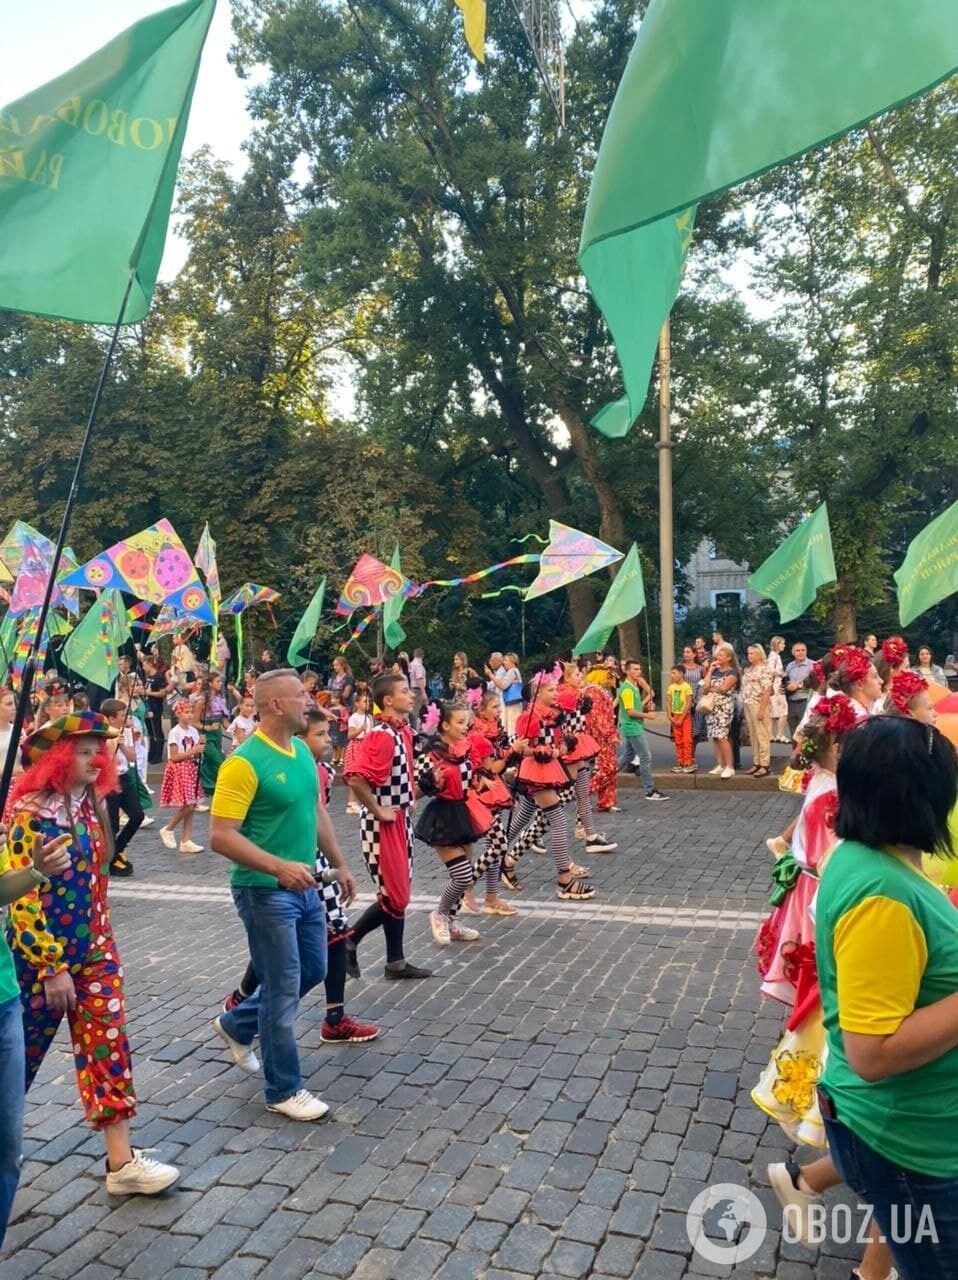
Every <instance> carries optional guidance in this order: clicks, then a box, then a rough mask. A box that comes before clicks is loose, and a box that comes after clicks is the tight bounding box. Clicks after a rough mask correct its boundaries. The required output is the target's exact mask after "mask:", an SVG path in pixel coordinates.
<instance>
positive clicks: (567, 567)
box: [526, 520, 622, 600]
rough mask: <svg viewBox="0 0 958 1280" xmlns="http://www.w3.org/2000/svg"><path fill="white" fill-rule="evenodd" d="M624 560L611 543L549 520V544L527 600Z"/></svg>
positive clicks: (543, 553) (527, 593)
mask: <svg viewBox="0 0 958 1280" xmlns="http://www.w3.org/2000/svg"><path fill="white" fill-rule="evenodd" d="M621 559H622V552H621V551H616V549H615V547H610V546H609V545H608V543H605V542H600V541H599V539H598V538H593V537H591V536H590V535H589V534H587V533H583V532H582V531H581V529H572V528H570V526H569V525H567V524H560V523H559V521H558V520H550V521H549V542H548V545H547V546H546V548H545V550H544V551H543V552H542V556H541V558H540V560H541V563H540V565H539V574H538V577H537V578H536V580H535V581H534V582H533V583H532V585H531V586H530V587H529V590H528V591H527V592H526V599H527V600H534V599H536V597H537V596H544V595H546V594H547V593H548V592H549V591H555V590H556V588H557V587H565V586H568V585H569V583H570V582H575V581H576V580H577V579H578V578H585V577H587V576H588V575H589V574H590V573H595V572H596V570H598V569H605V568H606V567H607V566H608V565H610V564H615V562H616V560H621Z"/></svg>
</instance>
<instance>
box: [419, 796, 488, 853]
mask: <svg viewBox="0 0 958 1280" xmlns="http://www.w3.org/2000/svg"><path fill="white" fill-rule="evenodd" d="M415 831H416V836H417V837H418V839H420V840H422V841H423V842H424V843H425V844H431V845H432V847H433V848H434V849H454V848H457V847H458V846H459V845H464V844H474V843H475V841H476V833H475V831H474V830H473V826H472V823H471V821H470V820H469V810H468V809H467V808H466V802H465V800H440V799H439V798H438V797H435V798H434V799H432V800H430V801H429V803H428V804H427V805H426V807H425V809H423V811H422V813H421V814H420V815H419V818H418V819H417V821H416V827H415Z"/></svg>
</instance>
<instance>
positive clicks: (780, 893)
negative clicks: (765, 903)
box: [768, 849, 802, 907]
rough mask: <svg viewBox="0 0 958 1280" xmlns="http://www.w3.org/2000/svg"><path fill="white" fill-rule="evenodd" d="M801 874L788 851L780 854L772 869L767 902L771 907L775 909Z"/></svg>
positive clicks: (800, 869) (799, 868)
mask: <svg viewBox="0 0 958 1280" xmlns="http://www.w3.org/2000/svg"><path fill="white" fill-rule="evenodd" d="M801 874H802V868H801V867H800V866H799V865H798V863H797V862H796V861H795V857H794V855H793V853H792V851H791V849H789V850H788V852H787V853H784V854H782V856H781V857H780V858H779V860H778V861H777V862H776V863H775V866H774V867H773V868H772V892H771V894H770V895H769V899H768V900H769V902H770V903H771V905H772V906H773V907H777V906H778V905H779V904H780V903H781V902H782V901H783V900H784V898H785V895H786V894H787V893H788V891H789V889H792V888H794V886H795V883H796V881H797V880H798V877H799V876H800V875H801Z"/></svg>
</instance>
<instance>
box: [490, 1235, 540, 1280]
mask: <svg viewBox="0 0 958 1280" xmlns="http://www.w3.org/2000/svg"><path fill="white" fill-rule="evenodd" d="M553 1243H554V1237H553V1235H552V1232H551V1231H549V1230H548V1228H546V1227H537V1226H533V1225H531V1224H530V1223H526V1222H520V1223H518V1224H517V1225H516V1226H514V1227H513V1228H512V1230H511V1231H510V1232H509V1234H508V1235H507V1236H506V1238H505V1240H503V1242H502V1244H501V1245H500V1246H499V1252H498V1253H497V1254H496V1257H495V1262H496V1263H497V1264H498V1265H499V1266H500V1267H504V1268H506V1269H507V1270H513V1271H519V1272H524V1273H527V1274H529V1275H538V1273H539V1269H540V1267H541V1265H542V1260H543V1258H544V1257H545V1256H546V1254H547V1253H548V1252H549V1250H550V1249H551V1248H552V1245H553Z"/></svg>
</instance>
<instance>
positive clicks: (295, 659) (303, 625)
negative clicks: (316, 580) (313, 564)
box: [236, 577, 326, 674]
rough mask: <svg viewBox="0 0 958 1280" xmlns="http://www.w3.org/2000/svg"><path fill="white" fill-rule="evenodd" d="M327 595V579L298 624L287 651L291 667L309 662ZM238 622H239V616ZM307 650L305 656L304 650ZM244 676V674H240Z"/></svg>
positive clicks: (314, 594)
mask: <svg viewBox="0 0 958 1280" xmlns="http://www.w3.org/2000/svg"><path fill="white" fill-rule="evenodd" d="M325 594H326V579H325V577H324V578H323V580H322V582H321V583H320V584H319V586H318V587H317V588H316V590H315V591H314V592H313V598H312V600H310V602H309V604H308V605H307V606H306V612H305V613H304V614H303V616H302V617H301V618H300V620H299V622H297V624H296V630H295V631H294V632H293V638H292V640H290V642H289V648H288V649H287V651H286V661H287V662H288V663H289V665H290V666H291V667H300V666H304V665H305V664H306V663H307V662H308V661H309V651H310V649H311V648H312V645H313V641H314V640H315V638H316V628H317V627H318V626H319V618H320V615H321V614H322V612H323V597H324V596H325ZM236 621H237V622H239V615H237V618H236ZM304 649H305V650H306V653H305V655H304V653H303V650H304ZM240 674H242V672H241V673H240Z"/></svg>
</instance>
